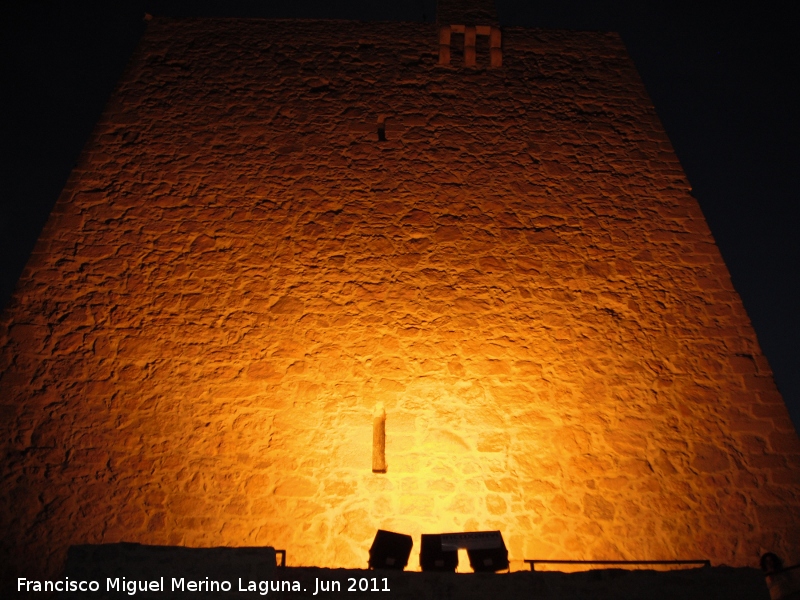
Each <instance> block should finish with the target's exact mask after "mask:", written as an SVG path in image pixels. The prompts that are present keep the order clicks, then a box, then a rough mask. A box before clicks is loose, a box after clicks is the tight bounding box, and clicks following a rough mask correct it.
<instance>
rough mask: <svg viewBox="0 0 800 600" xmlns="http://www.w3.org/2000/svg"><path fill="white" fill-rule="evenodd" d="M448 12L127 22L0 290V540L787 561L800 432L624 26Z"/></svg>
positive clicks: (47, 549)
mask: <svg viewBox="0 0 800 600" xmlns="http://www.w3.org/2000/svg"><path fill="white" fill-rule="evenodd" d="M453 23H456V22H455V21H453ZM438 35H439V29H438V27H437V26H436V25H434V24H419V23H391V24H369V23H342V22H336V23H329V22H323V21H320V22H316V21H309V22H291V21H281V22H269V21H239V20H185V21H184V20H167V19H158V18H155V19H153V20H152V21H150V22H149V24H148V29H147V33H146V34H145V36H144V38H143V42H142V47H141V48H140V51H139V53H137V55H136V57H135V58H134V60H133V62H132V64H131V66H130V69H129V71H128V74H127V75H126V79H125V80H124V81H123V82H122V83H121V85H120V87H119V89H118V91H117V92H116V95H115V97H114V99H113V101H112V103H111V104H110V106H109V109H108V110H107V112H106V113H105V114H104V116H103V119H102V121H101V122H100V123H99V124H98V127H97V130H96V131H95V134H94V136H93V138H92V141H91V142H90V145H89V146H88V148H87V151H86V152H85V153H84V156H83V158H82V160H81V163H80V164H79V165H78V167H77V168H76V169H75V171H74V172H73V174H72V176H71V178H70V181H69V183H68V184H67V186H66V188H65V190H64V192H63V194H62V195H61V197H60V199H59V201H58V204H57V205H56V208H55V209H54V211H53V214H52V216H51V219H50V221H49V222H48V224H47V226H46V228H45V230H44V231H43V233H42V237H41V239H40V241H39V245H38V246H37V248H36V251H35V252H34V254H33V256H32V258H31V261H30V263H29V265H28V267H27V269H26V271H25V273H24V274H23V277H22V278H21V280H20V283H19V287H18V290H17V292H16V294H15V296H14V300H13V301H12V304H11V305H10V307H9V309H8V310H7V312H6V313H5V314H4V316H3V321H2V323H1V324H0V327H2V328H1V329H0V336H2V337H0V365H2V369H1V370H2V380H0V381H1V382H2V388H3V394H4V395H3V406H4V407H5V408H4V409H3V410H4V413H3V414H5V415H7V416H8V418H7V419H6V420H5V424H4V426H5V427H6V430H5V431H6V435H5V436H4V437H3V438H2V439H3V440H7V441H6V442H4V443H5V444H6V445H5V449H6V456H7V457H8V458H7V460H5V462H4V463H3V464H2V486H1V487H0V489H1V490H2V491H1V492H0V500H2V502H3V507H4V510H2V511H0V514H2V515H3V517H2V518H3V521H2V526H3V528H4V529H3V530H4V531H6V532H8V533H7V536H6V542H5V544H6V546H4V548H5V550H4V552H5V554H4V555H3V559H4V560H6V561H8V564H13V565H16V566H15V567H14V568H19V569H22V568H25V569H29V570H26V572H25V573H24V575H25V576H27V577H34V576H36V574H37V573H36V571H37V570H38V571H41V572H55V571H57V570H58V568H59V565H60V564H61V562H60V561H61V560H63V557H64V554H65V552H66V549H67V547H68V546H69V545H70V544H76V543H99V542H119V541H131V542H140V543H145V544H162V545H163V544H167V545H185V546H221V545H230V546H249V545H272V546H275V547H277V548H283V549H286V550H287V557H288V563H289V564H290V565H317V566H325V567H362V568H363V567H365V566H366V564H367V557H368V554H367V553H368V549H369V547H370V544H371V542H372V539H373V537H374V535H375V532H376V531H377V530H378V529H386V530H390V531H396V532H401V533H406V534H410V535H412V536H413V537H414V541H415V548H414V550H413V551H412V555H411V558H410V563H409V568H412V569H413V568H418V551H419V541H420V535H421V534H422V533H442V532H458V531H472V530H499V531H501V532H502V533H503V537H504V539H505V543H506V545H507V547H508V550H509V558H510V559H511V560H512V563H513V564H516V565H519V564H521V563H520V561H522V560H523V559H526V558H556V559H558V558H560V559H595V560H613V559H626V558H627V559H639V560H655V559H676V558H709V559H711V560H712V561H713V562H714V563H715V564H719V563H726V564H731V565H753V564H756V561H757V558H758V556H759V555H760V554H761V553H762V552H763V551H764V550H766V549H769V550H773V551H775V552H777V553H779V554H781V555H782V556H784V557H785V558H786V560H787V563H792V562H797V561H798V560H800V547H798V543H800V542H799V540H800V521H799V520H800V488H799V487H798V486H800V481H798V478H797V477H798V476H797V473H798V470H797V469H798V465H800V442H798V440H797V437H796V435H795V434H794V432H793V430H792V425H791V422H790V421H789V417H788V415H787V413H786V410H785V407H784V405H783V402H782V399H781V396H780V394H779V393H778V392H777V390H776V389H775V386H774V383H773V380H772V376H771V372H770V370H769V366H768V364H767V363H766V360H765V359H764V357H763V355H762V353H761V351H760V349H759V347H758V343H757V340H756V337H755V333H754V331H753V329H752V327H751V325H750V322H749V320H748V319H747V316H746V314H745V312H744V309H743V306H742V304H741V301H740V299H739V297H738V296H737V294H736V292H735V291H734V289H733V286H732V285H731V282H730V279H729V277H728V274H727V271H726V268H725V265H724V263H723V262H722V258H721V256H720V254H719V252H718V250H717V248H716V246H715V245H714V243H713V239H712V238H711V235H710V232H709V231H708V229H707V226H706V224H705V221H704V219H703V216H702V213H701V212H700V209H699V207H698V206H697V203H696V202H695V200H694V199H693V198H692V197H691V195H690V194H689V186H688V182H687V181H686V179H685V177H684V175H683V174H682V171H681V169H680V165H679V164H678V162H677V159H676V158H675V156H674V154H673V153H672V151H671V149H670V146H669V141H668V139H667V138H666V135H665V134H664V132H663V128H662V127H661V125H660V123H659V122H658V119H657V117H656V114H655V112H654V110H653V108H652V106H650V104H649V101H647V100H646V97H647V96H646V92H645V90H644V87H643V86H642V84H641V82H640V81H639V79H638V77H637V75H636V72H635V70H634V68H633V65H632V64H631V62H630V60H629V59H628V57H627V54H626V51H625V48H624V45H623V44H622V42H621V41H620V40H619V38H618V37H616V36H614V35H610V34H598V33H575V32H544V31H538V30H536V31H531V30H524V29H515V28H508V29H504V30H503V32H502V45H503V54H502V67H501V66H499V65H498V66H497V68H495V69H489V68H488V61H489V58H490V57H489V55H488V54H486V56H482V55H481V54H480V48H481V45H480V44H481V39H482V36H481V35H479V36H478V42H477V44H478V46H477V48H478V54H477V57H476V60H477V64H476V67H475V68H469V69H467V68H463V69H461V68H460V67H458V65H456V64H455V61H453V64H451V65H449V66H443V65H441V66H440V65H438V64H437V62H438V56H439V55H438V54H437V48H438V42H439V38H438ZM498 39H499V38H498ZM266 40H268V42H267V41H266ZM483 41H486V40H485V39H484V40H483ZM498 43H499V41H498ZM454 47H455V46H454ZM332 48H336V51H332V50H331V49H332ZM488 50H489V48H487V51H488ZM301 58H302V68H301V67H300V66H299V65H300V64H301V63H300V62H298V61H299V60H300V59H301ZM482 60H483V61H485V62H484V63H482V62H481V61H482ZM232 65H236V66H235V68H233V67H232ZM365 65H366V66H365ZM482 65H483V66H482ZM234 92H235V93H234ZM379 111H380V112H379ZM380 115H385V116H386V118H385V121H384V123H385V137H386V140H385V141H382V142H380V143H378V142H377V139H376V138H377V135H376V123H378V117H379V116H380ZM129 131H134V132H136V133H138V134H139V135H138V137H136V139H135V142H130V139H132V138H131V137H130V136H129V137H127V138H126V137H125V135H126V133H128V132H129ZM126 140H127V141H126ZM378 405H382V406H383V407H384V409H385V412H386V415H387V416H386V421H385V428H386V429H385V461H386V467H387V468H386V473H383V474H375V473H373V468H372V467H373V462H372V460H373V459H372V457H373V447H374V410H375V407H376V406H378ZM9 515H14V518H13V519H10V517H9ZM11 549H13V551H12V550H11Z"/></svg>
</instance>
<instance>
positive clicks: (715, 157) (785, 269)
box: [0, 0, 800, 430]
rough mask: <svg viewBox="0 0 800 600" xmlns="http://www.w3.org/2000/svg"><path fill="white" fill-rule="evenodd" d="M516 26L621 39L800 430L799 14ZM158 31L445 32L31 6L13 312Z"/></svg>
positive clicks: (699, 6)
mask: <svg viewBox="0 0 800 600" xmlns="http://www.w3.org/2000/svg"><path fill="white" fill-rule="evenodd" d="M496 5H497V9H498V14H499V18H500V23H501V25H503V26H524V27H544V28H559V29H575V30H605V31H617V32H619V33H620V34H621V35H622V39H623V40H624V42H625V44H626V45H627V47H628V50H629V52H630V54H631V56H632V58H633V60H634V62H635V63H636V66H637V68H638V70H639V73H640V75H641V77H642V79H643V80H644V83H645V86H646V87H647V90H648V92H649V94H650V96H651V98H652V100H653V103H654V104H655V107H656V110H657V112H658V114H659V116H660V118H661V120H662V122H663V124H664V126H665V128H666V130H667V133H668V134H669V137H670V139H671V140H672V143H673V146H674V147H675V150H676V152H677V154H678V158H679V159H680V161H681V164H682V165H683V168H684V170H685V172H686V174H687V176H688V178H689V181H690V182H691V184H692V187H693V195H694V197H695V198H697V200H698V201H699V203H700V206H701V207H702V209H703V213H704V214H705V216H706V219H707V221H708V223H709V226H710V227H711V231H712V232H713V234H714V237H715V239H716V241H717V244H718V245H719V247H720V249H721V251H722V254H723V256H724V258H725V262H726V263H727V265H728V268H729V270H730V272H731V276H732V278H733V283H734V285H735V287H736V289H737V291H738V292H739V294H740V295H741V297H742V299H743V301H744V305H745V307H746V309H747V312H748V314H749V315H750V318H751V319H752V321H753V325H754V326H755V329H756V332H757V334H758V339H759V342H760V343H761V346H762V348H763V350H764V353H765V354H766V356H767V358H768V359H769V362H770V365H771V366H772V369H773V370H774V372H775V377H776V380H777V384H778V388H779V389H780V391H781V392H782V393H783V396H784V399H785V400H786V403H787V405H788V406H789V411H790V413H791V415H792V418H793V420H794V423H795V427H796V428H797V429H798V430H800V342H799V340H800V319H798V307H800V301H799V299H798V292H799V291H800V269H799V268H798V267H800V242H799V241H798V239H799V238H800V230H798V229H800V227H798V225H800V219H799V218H798V217H799V216H800V207H798V204H800V110H799V109H800V34H798V31H800V19H798V18H797V16H795V15H794V14H793V13H794V12H795V11H792V10H791V8H792V3H789V2H781V3H773V2H763V1H760V2H757V3H755V2H754V3H752V4H751V5H750V6H749V7H746V6H745V5H744V4H736V5H735V4H733V3H723V2H713V3H708V2H697V1H695V2H651V1H641V0H640V1H636V0H630V1H627V2H626V1H620V2H610V1H608V0H597V1H568V0H547V1H542V2H534V1H529V2H523V1H513V0H496ZM145 12H148V13H151V14H153V15H156V16H237V17H266V18H340V19H355V20H367V21H372V20H403V21H422V20H427V21H433V20H434V16H435V1H430V0H424V1H423V0H400V1H399V2H385V1H375V0H373V1H361V2H354V1H339V2H337V1H335V0H325V1H322V0H320V1H311V0H292V1H290V2H287V1H285V0H281V1H274V2H270V1H268V0H266V1H262V2H254V1H251V2H234V1H227V2H211V1H205V2H203V1H201V2H188V1H179V0H176V1H173V2H147V1H140V2H124V1H119V2H105V3H98V4H96V5H95V4H94V3H90V2H64V1H51V2H42V1H34V2H26V3H19V5H17V6H11V7H4V14H3V17H2V19H1V22H0V28H1V29H0V48H2V50H0V52H2V54H0V56H1V58H0V69H2V71H1V72H2V83H0V99H1V100H2V103H3V106H5V109H3V111H2V112H1V113H0V115H1V116H0V122H2V129H1V130H0V131H1V132H2V136H0V141H1V142H2V153H3V161H2V186H0V306H5V304H6V302H7V301H8V298H9V297H10V295H11V293H12V291H13V289H14V286H15V283H16V280H17V279H18V277H19V274H20V272H21V271H22V268H23V266H24V264H25V262H26V261H27V258H28V256H29V255H30V252H31V250H32V248H33V245H34V243H35V241H36V238H37V236H38V234H39V232H40V231H41V228H42V226H43V225H44V222H45V220H46V218H47V215H48V213H49V211H50V209H51V208H52V206H53V204H54V202H55V201H56V198H57V197H58V194H59V192H60V190H61V188H62V187H63V185H64V183H65V181H66V179H67V176H68V175H69V172H70V170H71V169H72V167H73V166H74V164H75V162H76V161H77V159H78V155H79V153H80V151H81V149H82V148H83V145H84V144H85V142H86V140H87V138H88V136H89V134H90V132H91V130H92V127H93V125H94V123H95V122H96V121H97V119H98V117H99V116H100V113H101V111H102V109H103V106H104V105H105V103H106V101H107V100H108V97H109V95H110V94H111V92H112V91H113V89H114V86H115V84H116V81H117V80H118V79H119V77H120V76H121V74H122V71H123V69H124V68H125V64H126V62H127V61H128V59H129V58H130V56H131V53H132V52H133V49H134V48H135V46H136V44H137V42H138V40H139V37H140V36H141V34H142V32H143V31H144V21H143V16H144V14H145Z"/></svg>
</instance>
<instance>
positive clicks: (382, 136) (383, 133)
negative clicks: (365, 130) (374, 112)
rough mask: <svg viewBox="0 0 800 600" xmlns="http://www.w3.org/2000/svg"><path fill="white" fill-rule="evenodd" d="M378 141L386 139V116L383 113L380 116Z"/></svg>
mask: <svg viewBox="0 0 800 600" xmlns="http://www.w3.org/2000/svg"><path fill="white" fill-rule="evenodd" d="M378 141H379V142H385V141H386V117H384V116H383V115H381V116H380V117H378Z"/></svg>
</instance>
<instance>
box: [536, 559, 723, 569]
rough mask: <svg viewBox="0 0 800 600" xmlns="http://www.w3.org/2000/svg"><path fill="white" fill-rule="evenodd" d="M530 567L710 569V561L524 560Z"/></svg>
mask: <svg viewBox="0 0 800 600" xmlns="http://www.w3.org/2000/svg"><path fill="white" fill-rule="evenodd" d="M525 562H526V563H528V564H529V565H530V566H531V571H535V570H536V565H537V564H551V565H702V566H703V567H710V566H711V561H710V560H705V559H698V560H546V559H541V560H540V559H533V560H526V561H525Z"/></svg>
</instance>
